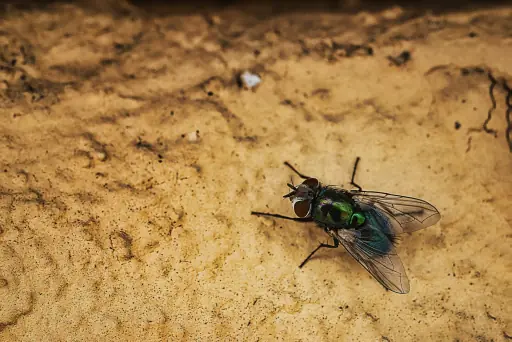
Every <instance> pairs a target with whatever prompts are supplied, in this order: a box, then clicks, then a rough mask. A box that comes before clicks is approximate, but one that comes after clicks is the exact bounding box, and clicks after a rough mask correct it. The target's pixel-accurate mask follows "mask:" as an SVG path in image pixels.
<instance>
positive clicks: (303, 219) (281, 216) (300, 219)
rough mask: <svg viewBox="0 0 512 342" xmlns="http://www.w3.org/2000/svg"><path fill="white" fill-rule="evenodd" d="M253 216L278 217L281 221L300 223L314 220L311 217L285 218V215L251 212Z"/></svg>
mask: <svg viewBox="0 0 512 342" xmlns="http://www.w3.org/2000/svg"><path fill="white" fill-rule="evenodd" d="M251 215H256V216H270V217H277V218H280V219H285V220H291V221H298V222H310V221H312V220H313V219H312V218H310V217H289V216H284V215H279V214H271V213H262V212H259V211H251Z"/></svg>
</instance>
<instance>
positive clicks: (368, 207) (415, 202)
mask: <svg viewBox="0 0 512 342" xmlns="http://www.w3.org/2000/svg"><path fill="white" fill-rule="evenodd" d="M349 194H350V196H352V199H353V200H354V201H355V202H356V203H357V204H358V205H359V206H360V207H361V209H362V210H363V211H369V212H373V213H374V216H376V217H378V219H380V220H381V221H382V220H387V221H388V224H389V225H390V226H391V230H392V233H393V234H394V235H396V234H400V233H404V232H406V233H408V232H413V231H415V230H418V229H422V228H426V227H428V226H431V225H433V224H436V223H437V221H439V219H440V218H441V214H439V211H438V210H437V209H436V208H435V207H434V206H433V205H432V204H430V203H428V202H426V201H423V200H420V199H418V198H414V197H406V196H400V195H393V194H388V193H385V192H377V191H357V190H352V191H350V192H349ZM379 213H380V214H381V215H379Z"/></svg>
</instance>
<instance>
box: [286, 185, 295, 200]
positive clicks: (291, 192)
mask: <svg viewBox="0 0 512 342" xmlns="http://www.w3.org/2000/svg"><path fill="white" fill-rule="evenodd" d="M286 185H288V187H289V188H290V189H292V191H290V193H288V194H286V195H284V196H283V198H288V197H291V196H293V195H295V192H296V191H297V187H296V186H295V185H293V184H290V183H287V184H286Z"/></svg>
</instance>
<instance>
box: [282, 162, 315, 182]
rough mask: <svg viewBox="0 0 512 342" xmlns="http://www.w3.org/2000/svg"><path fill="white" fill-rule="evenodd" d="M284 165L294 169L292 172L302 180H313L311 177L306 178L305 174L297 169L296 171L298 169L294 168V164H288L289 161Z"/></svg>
mask: <svg viewBox="0 0 512 342" xmlns="http://www.w3.org/2000/svg"><path fill="white" fill-rule="evenodd" d="M284 165H286V166H288V167H289V168H290V169H292V171H293V172H295V173H296V174H297V175H298V176H299V177H300V178H302V179H309V178H311V177H309V176H306V175H305V174H302V173H300V172H299V171H297V169H296V168H294V167H293V166H292V164H290V163H288V162H287V161H285V162H284Z"/></svg>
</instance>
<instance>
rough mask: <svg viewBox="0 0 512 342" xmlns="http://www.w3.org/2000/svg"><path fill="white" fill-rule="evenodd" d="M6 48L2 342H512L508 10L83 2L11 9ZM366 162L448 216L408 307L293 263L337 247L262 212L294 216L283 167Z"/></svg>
mask: <svg viewBox="0 0 512 342" xmlns="http://www.w3.org/2000/svg"><path fill="white" fill-rule="evenodd" d="M351 44H353V45H351ZM358 44H359V45H362V47H361V48H360V49H358V48H357V47H355V46H354V45H358ZM0 47H1V51H0V79H1V82H0V118H1V123H0V166H1V168H0V170H1V173H0V340H1V341H63V340H67V341H71V340H73V341H108V340H112V341H113V340H139V341H159V340H165V339H167V340H174V341H178V340H183V341H192V340H198V341H199V340H200V341H207V340H208V341H210V340H246V341H258V340H259V341H270V340H274V339H275V338H278V339H280V340H295V341H297V340H304V341H334V340H336V341H340V340H341V341H357V340H359V341H413V340H414V341H426V340H432V341H455V340H458V341H509V340H510V339H512V337H511V336H512V309H511V307H512V284H511V280H512V273H511V272H512V250H511V242H512V229H511V224H512V212H511V210H510V208H511V205H512V198H511V190H512V172H511V170H512V153H510V150H509V148H510V146H509V144H508V142H507V139H506V130H507V121H506V120H507V105H506V96H507V94H508V95H509V96H510V95H511V94H510V91H509V92H508V93H507V90H506V89H507V85H506V82H508V86H512V64H511V58H512V9H511V8H508V9H507V8H502V9H496V10H492V11H475V12H466V13H453V14H449V15H442V16H432V15H430V16H423V15H421V16H415V15H411V13H408V12H406V11H402V10H400V9H398V8H395V9H390V10H387V11H384V12H381V13H375V14H369V13H360V14H357V15H341V14H321V13H303V14H284V15H280V16H277V17H271V16H265V15H262V14H256V13H255V14H252V13H250V12H246V13H241V12H237V11H236V10H230V11H223V12H219V13H212V14H211V15H183V14H180V15H177V16H171V15H163V16H159V17H156V16H154V15H151V14H147V13H146V14H143V13H142V12H139V11H138V10H134V9H131V8H128V9H127V10H126V11H125V12H124V13H121V14H120V13H108V12H95V11H90V10H85V9H80V8H78V7H74V6H71V5H67V6H57V7H52V8H47V9H38V10H31V11H13V12H8V13H6V14H4V15H3V16H2V17H1V19H0ZM370 48H371V49H370ZM405 50H407V51H409V52H410V54H411V57H412V58H411V60H409V61H407V62H406V63H405V64H401V65H395V64H396V63H393V62H391V61H390V60H389V59H388V58H387V56H398V55H400V54H401V53H402V52H403V51H405ZM398 64H400V63H398ZM244 70H251V71H253V72H257V73H258V74H259V75H260V76H261V77H262V79H263V82H262V83H261V85H260V86H259V87H258V88H257V89H256V90H255V91H251V90H244V89H241V88H240V87H239V86H238V84H237V75H238V74H239V73H240V72H242V71H244ZM488 74H490V76H488ZM494 82H496V84H495V85H494V86H493V84H494ZM491 88H492V91H493V95H492V98H491V96H490V93H489V92H490V89H491ZM209 92H210V93H209ZM492 99H495V101H496V108H493V105H492V103H493V102H492ZM510 101H511V102H512V99H510ZM488 112H490V116H491V119H490V120H489V122H488V123H487V124H486V126H485V128H486V129H487V131H488V132H486V131H485V130H483V127H484V126H483V124H484V122H485V120H486V118H487V117H488ZM509 116H512V114H510V113H509ZM456 121H458V122H460V124H461V127H460V129H458V130H457V129H455V122H456ZM492 130H496V135H497V136H495V135H494V133H493V131H492ZM196 131H197V132H198V133H195V132H196ZM356 156H361V158H362V159H361V164H360V170H359V173H358V176H357V180H358V182H359V183H360V184H361V185H362V186H363V187H364V188H365V189H374V190H380V191H387V192H393V193H398V194H403V195H410V196H416V197H420V198H423V199H425V200H427V201H430V202H432V203H433V204H435V205H436V206H437V207H438V209H439V210H440V211H441V214H442V219H441V221H440V223H438V224H437V225H435V226H433V227H430V228H428V229H425V230H422V231H418V232H416V233H414V234H410V235H407V236H404V237H403V239H402V243H401V244H400V246H399V253H400V255H401V257H402V260H403V262H404V265H405V267H406V269H407V272H408V275H409V278H410V280H411V292H410V293H409V294H408V295H397V294H393V293H390V292H386V291H385V290H383V288H382V287H381V286H380V285H379V284H378V283H377V282H376V281H375V280H374V279H372V278H371V277H370V276H369V275H368V274H367V273H366V272H365V271H364V269H363V268H362V267H360V266H359V265H358V264H357V262H356V261H354V260H353V259H351V257H350V256H349V255H348V254H346V253H345V252H344V250H343V249H342V248H340V249H338V250H330V251H322V252H321V253H320V254H319V255H318V256H317V257H316V258H314V259H313V260H312V261H311V262H310V263H309V264H308V265H307V266H306V267H305V268H304V269H298V267H297V266H298V265H299V263H300V262H301V261H302V260H303V258H304V257H305V256H306V255H307V254H308V253H309V252H310V251H311V250H312V249H313V248H314V247H316V245H317V244H318V243H319V242H322V241H326V240H327V236H326V235H325V234H324V233H323V232H322V231H321V230H319V229H318V228H315V227H314V226H313V225H308V224H300V223H294V222H287V221H278V220H271V219H264V218H257V217H254V216H250V215H249V213H250V210H262V211H273V212H277V213H282V214H291V208H290V205H289V202H288V201H286V200H284V199H282V197H281V196H282V195H283V194H285V193H286V192H287V188H286V182H287V181H289V179H290V175H291V173H290V172H289V170H287V169H286V168H285V167H284V166H283V165H282V163H283V161H284V160H289V161H291V162H293V163H294V164H295V165H297V167H298V168H299V169H300V170H302V171H303V172H304V173H306V174H310V175H315V176H317V177H319V178H320V179H321V180H323V181H324V182H326V183H331V184H343V185H347V183H348V182H349V178H350V172H351V169H352V164H353V162H354V160H355V158H356Z"/></svg>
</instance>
